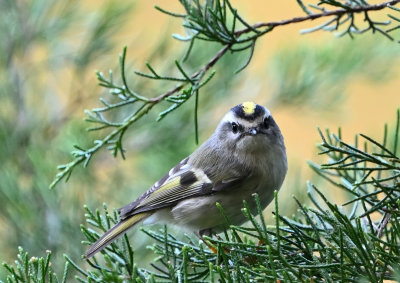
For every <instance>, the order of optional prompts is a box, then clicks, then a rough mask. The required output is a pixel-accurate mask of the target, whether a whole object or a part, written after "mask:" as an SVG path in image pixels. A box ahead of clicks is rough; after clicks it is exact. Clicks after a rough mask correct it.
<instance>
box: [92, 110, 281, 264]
mask: <svg viewBox="0 0 400 283" xmlns="http://www.w3.org/2000/svg"><path fill="white" fill-rule="evenodd" d="M286 172H287V159H286V149H285V145H284V142H283V137H282V134H281V131H280V129H279V127H278V125H277V124H276V122H275V120H274V119H273V118H272V116H271V113H270V111H269V110H268V109H267V108H265V107H263V106H261V105H258V104H256V103H254V102H244V103H242V104H240V105H237V106H235V107H233V108H232V109H231V110H230V111H229V112H228V113H227V114H226V115H225V116H224V117H223V118H222V120H221V122H220V123H219V125H218V127H217V129H216V130H215V132H214V133H213V134H212V136H211V137H210V138H209V139H208V140H207V141H206V142H205V143H203V144H202V145H201V146H200V147H199V148H198V149H197V150H196V151H194V152H193V153H192V154H191V155H190V156H189V157H187V158H185V159H183V160H182V161H181V162H180V163H179V164H178V165H176V166H175V167H173V168H172V169H171V170H170V171H169V172H168V173H167V174H166V175H165V176H164V177H163V178H161V179H160V180H159V181H157V182H156V183H155V184H154V185H153V186H152V187H151V188H150V189H149V190H148V191H147V192H145V193H144V194H143V195H142V196H140V197H139V198H138V199H137V200H135V201H134V202H132V203H130V204H128V205H127V206H125V207H122V208H121V209H119V217H120V222H119V223H118V224H116V225H115V226H114V227H112V228H111V229H110V230H109V231H107V232H106V233H105V234H104V235H103V236H101V237H100V238H99V239H98V240H97V241H96V242H95V243H94V244H93V245H92V246H91V247H90V248H89V249H88V251H87V252H86V254H85V257H86V258H89V257H91V256H93V255H94V254H95V253H97V252H99V251H101V250H102V249H104V248H105V247H106V246H107V245H109V244H110V243H111V242H113V241H114V240H115V239H117V238H118V237H119V236H121V235H122V234H123V233H124V232H125V231H126V230H128V229H129V228H131V227H133V226H135V225H136V224H138V223H140V222H142V223H143V224H153V223H171V224H174V225H177V226H181V227H184V228H187V229H189V230H191V231H193V232H194V233H195V234H197V235H198V236H199V237H202V236H203V235H211V234H212V233H218V232H221V231H222V230H223V229H224V228H226V227H225V226H224V225H226V221H225V219H224V217H223V216H222V215H221V213H220V212H219V210H218V208H217V206H216V203H217V202H218V203H220V204H221V206H222V207H223V209H224V212H225V214H226V216H227V217H228V218H229V219H230V221H231V222H232V224H236V225H240V224H242V223H243V222H245V221H246V217H245V216H244V214H243V213H242V211H241V208H242V207H243V201H244V200H245V201H247V203H248V205H249V207H250V210H251V212H252V213H256V211H257V207H256V203H255V201H254V199H253V194H255V193H257V194H258V196H259V199H260V203H261V207H262V209H264V208H265V207H266V206H267V205H268V204H269V203H270V202H271V200H272V199H273V197H274V191H275V190H279V189H280V187H281V185H282V182H283V180H284V178H285V176H286Z"/></svg>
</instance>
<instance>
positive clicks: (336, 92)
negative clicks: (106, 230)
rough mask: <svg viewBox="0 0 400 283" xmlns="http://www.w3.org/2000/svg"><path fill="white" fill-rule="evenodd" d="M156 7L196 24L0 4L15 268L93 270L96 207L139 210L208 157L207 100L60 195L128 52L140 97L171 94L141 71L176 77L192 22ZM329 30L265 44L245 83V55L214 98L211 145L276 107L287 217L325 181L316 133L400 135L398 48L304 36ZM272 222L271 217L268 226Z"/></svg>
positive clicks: (146, 127) (258, 11) (4, 245)
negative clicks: (253, 108)
mask: <svg viewBox="0 0 400 283" xmlns="http://www.w3.org/2000/svg"><path fill="white" fill-rule="evenodd" d="M232 2H233V4H234V6H235V7H237V8H238V10H239V12H240V13H241V15H242V16H243V17H245V18H247V19H248V21H250V22H258V21H272V20H280V19H287V18H291V17H294V16H297V15H300V14H301V13H302V12H301V10H300V9H299V8H298V7H297V5H296V3H295V1H293V2H291V3H290V4H288V3H287V4H281V3H266V2H265V1H261V0H259V1H251V2H250V1H248V2H247V1H232ZM276 2H278V1H276ZM155 4H156V5H160V6H162V7H165V8H168V9H169V10H172V11H182V8H181V7H180V6H179V3H178V1H174V2H172V1H169V2H168V4H167V3H165V1H164V2H163V1H122V0H114V1H105V0H102V1H56V0H35V1H29V0H20V1H13V0H0V7H1V9H0V164H1V165H0V237H1V239H2V240H1V241H0V261H1V262H3V261H7V262H11V261H12V260H13V259H14V258H15V255H16V254H17V247H18V246H22V247H23V248H24V249H25V250H26V251H28V252H30V254H32V255H38V256H39V255H43V254H44V253H45V251H46V250H52V251H53V252H54V253H55V256H56V258H57V259H58V261H60V260H61V259H62V254H63V253H66V254H68V255H70V256H71V257H72V258H74V259H79V258H80V256H81V255H82V254H83V253H84V251H85V249H86V247H85V246H83V245H81V243H80V242H81V240H83V237H82V236H81V233H80V228H79V225H80V224H81V223H84V211H83V209H82V207H83V205H84V204H87V205H88V206H89V207H90V208H101V207H102V203H103V202H107V204H108V207H109V208H111V209H113V208H119V207H121V206H123V205H125V204H127V202H129V201H133V200H134V199H135V198H136V197H137V196H139V195H140V194H141V193H143V192H144V191H145V190H146V189H147V188H148V187H149V186H151V185H152V183H153V182H154V181H156V180H157V179H158V178H160V177H161V176H163V175H164V173H165V172H166V171H167V170H169V168H170V167H171V166H173V165H174V164H175V163H177V162H179V161H180V160H181V159H183V158H184V157H185V156H187V155H188V154H190V152H192V151H193V150H194V149H195V148H196V147H197V145H196V144H195V142H194V140H195V139H194V127H193V117H192V115H193V114H192V112H193V106H194V101H189V103H186V104H185V105H184V106H182V107H181V108H180V109H179V110H178V111H175V112H174V113H172V114H171V115H169V116H168V117H167V118H166V119H164V120H163V121H162V122H160V123H157V122H155V119H156V117H157V111H154V112H153V113H150V115H148V116H146V117H145V118H144V119H143V120H141V121H140V122H139V123H138V124H136V125H135V126H134V127H133V128H132V129H131V130H130V131H129V132H128V133H127V135H126V137H125V146H126V148H127V159H126V160H125V161H123V160H122V159H120V158H118V159H114V158H113V157H112V156H111V155H110V154H109V153H108V152H102V153H101V154H99V155H97V156H96V157H95V158H94V160H93V161H92V162H91V163H90V165H89V167H88V168H86V169H81V168H78V170H75V171H74V173H73V175H72V177H71V179H70V180H69V182H68V183H66V184H64V183H62V184H60V185H58V186H57V187H56V189H55V190H52V191H50V190H49V189H48V186H49V184H50V182H51V181H52V179H53V177H54V176H55V174H56V166H57V165H58V164H61V163H65V162H66V161H68V160H69V159H70V158H71V157H70V155H69V152H70V151H71V150H73V145H74V144H78V145H80V146H82V147H85V146H89V145H91V144H92V141H93V140H94V139H95V138H96V136H97V135H99V134H101V133H96V134H93V133H88V132H86V130H85V129H86V128H87V127H88V126H89V125H88V124H87V123H85V122H84V121H83V118H84V113H83V111H84V109H90V108H93V107H97V106H99V105H100V103H99V101H98V98H99V97H107V95H108V94H107V92H106V91H105V90H102V88H101V87H99V86H98V85H97V82H96V77H95V75H94V71H95V70H101V71H103V72H107V71H108V69H110V68H112V69H115V70H117V69H118V54H119V53H120V52H121V50H122V48H123V46H124V45H127V46H128V59H127V62H128V70H129V71H128V80H129V84H130V85H131V86H132V87H133V88H134V89H140V90H142V91H143V93H142V94H144V95H146V96H156V95H158V94H160V93H161V92H162V91H163V90H164V89H165V86H163V85H159V84H156V83H153V82H146V81H143V79H141V78H138V77H136V76H134V75H133V70H134V69H138V70H142V71H143V70H145V68H144V67H145V65H144V63H145V62H146V61H150V62H151V64H152V65H153V66H157V68H158V70H160V72H161V73H167V72H168V71H169V70H170V69H171V66H173V64H174V60H175V59H179V58H181V57H182V54H183V53H184V51H185V49H186V46H185V45H184V44H183V43H181V42H177V41H176V40H173V39H172V37H171V34H172V33H183V28H182V27H181V22H180V21H179V20H176V19H172V18H170V17H168V16H166V15H164V14H161V13H160V12H158V11H157V10H155V9H154V8H153V6H154V5H155ZM378 17H379V16H378ZM316 24H318V22H315V23H303V24H299V25H292V26H288V27H284V28H281V29H277V30H276V31H274V32H272V33H271V34H268V35H267V36H264V37H263V39H262V40H261V41H259V42H257V47H256V50H255V54H254V57H253V61H252V63H251V64H250V66H249V67H248V68H247V69H245V70H244V71H243V72H241V73H240V74H239V75H234V74H233V71H234V70H235V69H236V68H238V67H239V66H240V65H241V64H242V63H243V62H244V61H245V60H246V58H245V56H244V57H243V58H237V57H236V56H235V57H232V56H227V57H226V58H224V59H223V60H221V62H219V63H218V64H217V67H216V70H217V75H216V77H215V78H214V79H213V80H212V82H211V83H210V84H209V85H208V86H207V87H206V89H205V90H204V91H203V92H202V93H201V96H200V108H199V127H200V128H199V130H200V142H203V141H204V140H205V139H207V137H208V136H209V135H210V134H211V133H212V132H213V131H214V128H215V126H216V125H217V123H218V121H219V119H220V118H221V117H222V116H223V115H224V113H225V112H226V111H227V110H228V109H229V108H230V107H231V106H233V105H236V104H238V103H241V102H242V101H245V100H254V101H256V102H258V103H260V104H264V105H267V106H268V107H269V108H270V110H271V112H272V113H273V115H274V117H275V120H276V121H277V122H278V123H279V125H280V127H281V129H282V132H283V134H284V136H285V141H286V146H287V151H288V155H289V174H288V176H287V178H286V181H285V183H284V186H283V188H282V191H281V194H280V201H281V202H282V205H281V211H283V212H285V214H286V215H291V214H293V213H294V212H295V211H296V209H297V208H296V205H295V203H294V202H293V201H291V195H292V194H296V196H297V197H298V198H299V199H300V200H302V201H305V200H306V196H305V195H306V194H305V192H304V187H305V183H306V180H307V179H310V178H313V176H312V174H311V170H309V169H308V168H307V165H306V162H305V161H306V160H308V159H312V160H318V157H317V155H316V149H315V144H316V143H317V142H319V137H318V135H317V131H316V126H320V127H322V128H324V127H331V128H332V129H335V128H336V127H337V126H342V129H343V132H344V136H345V137H347V138H349V139H351V138H352V136H353V133H355V132H362V133H365V134H368V135H370V136H372V137H375V138H377V139H379V137H381V136H382V134H383V124H384V123H385V122H389V123H391V124H393V122H394V118H395V110H396V109H397V108H398V107H399V106H400V105H399V104H400V92H399V89H400V81H399V79H398V76H399V73H400V68H399V66H400V65H399V64H398V63H399V59H398V58H399V54H400V49H399V45H398V44H396V43H394V42H391V41H389V40H387V39H386V38H384V37H382V36H379V35H377V36H372V35H365V36H360V37H357V38H356V39H355V40H351V39H349V38H335V37H334V35H333V34H323V33H315V34H309V35H302V36H301V35H299V30H301V29H303V28H309V27H311V26H313V25H316ZM205 47H206V48H205ZM217 50H218V46H214V45H211V46H210V45H206V44H204V43H202V44H199V45H198V46H196V47H195V49H194V52H193V53H192V57H191V58H190V60H189V61H188V62H187V65H186V67H187V69H188V70H193V71H194V70H196V69H197V68H198V67H199V66H200V65H202V64H203V63H204V62H206V61H207V60H208V59H209V58H211V57H212V56H213V55H214V54H215V52H216V51H217ZM162 107H166V105H163V106H162ZM162 107H159V108H157V109H156V110H162V109H163V108H162ZM326 193H327V194H329V191H327V192H326ZM334 195H335V196H336V197H338V198H340V195H338V194H337V193H336V192H335V194H334ZM270 210H271V208H269V209H267V210H266V211H265V215H266V217H267V219H270V215H271V213H270ZM131 235H132V238H134V244H135V248H136V247H137V254H136V256H137V258H140V259H142V258H144V257H146V258H147V259H149V258H151V256H152V255H151V254H149V253H150V252H149V251H148V250H146V249H145V245H146V244H147V243H148V242H147V239H146V238H145V237H144V234H143V233H141V232H137V233H132V232H131ZM133 235H134V236H133ZM143 261H146V260H143ZM61 268H62V265H60V269H61ZM56 269H57V267H56ZM3 277H4V270H2V269H0V279H2V278H3Z"/></svg>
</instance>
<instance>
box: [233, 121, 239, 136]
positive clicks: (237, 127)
mask: <svg viewBox="0 0 400 283" xmlns="http://www.w3.org/2000/svg"><path fill="white" fill-rule="evenodd" d="M238 130H239V125H238V124H236V123H235V122H232V132H233V133H234V134H236V133H237V132H238Z"/></svg>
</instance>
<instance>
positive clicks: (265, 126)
mask: <svg viewBox="0 0 400 283" xmlns="http://www.w3.org/2000/svg"><path fill="white" fill-rule="evenodd" d="M269 117H270V116H268V117H265V118H264V128H265V129H268V128H269V122H270V118H269Z"/></svg>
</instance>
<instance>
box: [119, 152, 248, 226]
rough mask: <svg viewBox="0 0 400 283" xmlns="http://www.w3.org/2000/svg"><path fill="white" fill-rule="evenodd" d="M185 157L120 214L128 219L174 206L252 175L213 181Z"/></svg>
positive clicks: (238, 183) (235, 185) (240, 181)
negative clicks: (181, 201) (142, 213)
mask: <svg viewBox="0 0 400 283" xmlns="http://www.w3.org/2000/svg"><path fill="white" fill-rule="evenodd" d="M188 159H189V158H186V159H184V160H182V161H181V162H180V163H179V164H178V165H176V166H175V167H174V168H172V169H171V170H170V171H169V172H168V174H166V175H165V176H164V177H163V178H161V179H160V180H159V181H158V182H156V183H155V184H154V185H153V186H152V187H151V188H150V189H149V190H148V191H147V192H146V193H144V194H143V195H142V196H140V197H139V198H138V199H137V200H136V201H134V202H132V203H130V204H128V205H127V206H125V207H122V208H121V209H119V213H120V218H121V219H122V220H123V219H126V218H128V217H130V216H132V215H136V214H138V213H141V212H146V211H152V210H155V209H159V208H162V207H167V206H171V205H173V204H175V203H177V202H178V201H180V200H183V199H186V198H190V197H195V196H202V195H208V194H212V193H215V192H220V191H224V190H227V189H233V188H234V187H237V186H240V185H241V183H242V182H243V181H244V179H245V178H247V177H248V175H245V176H235V177H231V178H229V179H225V180H218V181H215V180H214V181H213V180H212V178H210V177H209V176H207V174H206V172H204V171H203V170H201V169H199V168H195V167H193V166H191V165H190V164H188Z"/></svg>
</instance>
